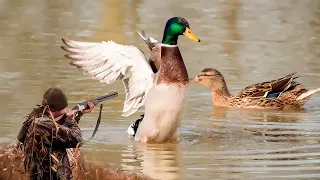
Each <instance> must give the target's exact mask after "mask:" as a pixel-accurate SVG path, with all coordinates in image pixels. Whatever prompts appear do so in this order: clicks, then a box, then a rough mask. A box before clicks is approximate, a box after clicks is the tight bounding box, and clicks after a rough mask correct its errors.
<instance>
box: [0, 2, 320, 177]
mask: <svg viewBox="0 0 320 180" xmlns="http://www.w3.org/2000/svg"><path fill="white" fill-rule="evenodd" d="M172 16H182V17H185V18H186V19H187V20H188V21H189V23H190V26H191V29H192V30H193V32H194V33H195V34H196V35H198V37H199V38H200V39H201V40H202V41H201V43H194V42H192V41H189V40H187V39H186V38H185V37H180V38H179V45H180V49H181V53H182V55H183V58H184V60H185V63H186V66H187V69H188V72H189V75H190V76H194V75H196V74H197V73H198V72H199V71H201V70H202V69H204V68H206V67H214V68H217V69H218V70H220V71H221V72H222V74H224V76H225V79H226V81H227V83H228V87H229V89H230V91H231V92H233V93H235V92H237V91H239V90H241V89H242V88H244V87H245V86H247V85H250V84H253V83H256V82H260V81H264V80H269V79H274V78H278V77H281V76H283V75H286V74H289V73H291V72H295V71H297V72H298V73H299V75H300V76H301V77H300V78H299V81H300V82H303V84H304V85H305V86H306V87H307V88H314V87H317V86H319V85H320V60H319V58H320V47H319V45H320V1H318V0H303V1H300V0H281V1H277V0H269V1H259V0H228V1H227V0H225V1H207V0H199V1H182V0H175V1H169V0H162V1H152V0H144V1H143V0H131V1H130V0H105V1H99V0H95V1H84V0H78V1H68V2H67V1H61V0H58V1H43V0H29V1H21V0H15V1H9V0H1V1H0V24H1V25H0V32H1V33H0V83H1V87H0V99H1V108H0V114H1V120H0V143H1V144H3V145H4V144H7V143H10V142H12V141H13V140H15V138H16V135H17V132H18V130H19V126H20V125H21V122H22V117H23V116H25V115H26V113H28V112H29V111H30V110H31V109H32V108H33V107H34V106H35V104H37V103H40V100H41V96H42V94H43V92H44V91H45V90H46V89H47V88H48V87H50V86H58V87H61V88H62V89H63V90H64V91H65V92H66V94H67V95H68V98H69V101H70V107H71V106H73V105H75V104H76V103H77V102H80V101H84V100H86V99H88V98H93V97H95V96H98V95H101V94H104V93H107V92H109V91H111V90H118V91H119V93H120V95H119V97H117V98H114V99H112V100H110V101H108V102H106V103H104V105H105V106H104V110H103V114H102V115H103V120H102V122H101V125H100V129H99V131H98V132H97V134H96V136H95V138H94V139H93V140H92V141H90V142H89V143H87V144H85V145H84V146H83V147H82V151H83V152H84V153H85V155H86V159H87V160H89V161H91V162H95V163H97V164H101V165H108V166H110V167H114V168H120V169H123V170H127V171H131V172H138V173H144V174H146V175H149V176H151V177H153V178H156V179H165V180H171V179H319V178H320V144H319V141H320V131H319V130H320V105H319V103H320V93H318V94H315V95H314V96H313V97H312V99H311V100H310V101H309V102H308V103H307V104H306V106H305V109H304V110H299V111H294V112H281V111H270V110H244V109H234V108H227V109H225V108H212V107H211V102H210V98H211V96H210V93H209V91H208V89H206V88H205V87H202V86H199V85H191V86H190V92H189V102H188V105H187V109H186V112H185V115H184V117H183V120H182V123H181V131H182V132H181V141H180V143H179V144H162V145H143V144H139V143H136V142H134V141H133V140H132V139H130V138H128V136H127V134H126V129H127V127H128V126H129V124H130V123H131V122H132V121H134V120H135V119H137V118H138V117H139V115H140V114H141V113H143V109H141V110H140V111H139V112H138V113H136V114H135V115H133V116H131V117H128V118H124V117H121V116H120V115H121V110H122V107H123V104H122V101H123V98H124V90H123V87H122V84H121V82H119V83H116V84H113V85H106V84H103V83H99V82H97V81H95V80H91V79H90V77H87V76H84V75H83V74H82V72H81V71H79V70H76V69H75V68H73V67H71V66H69V64H68V61H67V60H66V59H65V58H64V57H63V55H64V53H63V52H62V50H61V49H60V47H59V46H60V45H61V37H68V38H73V39H77V40H84V41H101V40H109V39H112V40H114V41H116V42H118V43H122V44H132V45H136V46H138V47H139V48H141V49H142V50H144V51H146V52H147V47H146V46H145V44H144V42H143V41H142V40H141V39H140V38H139V36H138V35H137V33H136V32H135V30H141V29H143V30H145V31H146V32H147V34H148V35H151V36H154V37H155V38H156V39H158V40H161V39H162V33H163V28H164V24H165V22H166V20H167V19H168V18H170V17H172ZM168 103H169V102H168ZM97 114H98V108H97V109H96V110H94V112H93V113H91V114H88V115H85V116H84V117H83V118H82V120H81V123H80V126H81V129H82V130H83V132H84V136H85V137H89V136H90V135H91V133H92V131H93V128H94V125H95V120H96V116H97Z"/></svg>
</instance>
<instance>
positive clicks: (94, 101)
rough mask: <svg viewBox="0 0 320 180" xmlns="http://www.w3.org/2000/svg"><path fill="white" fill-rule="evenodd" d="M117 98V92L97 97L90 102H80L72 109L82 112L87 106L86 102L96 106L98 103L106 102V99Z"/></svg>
mask: <svg viewBox="0 0 320 180" xmlns="http://www.w3.org/2000/svg"><path fill="white" fill-rule="evenodd" d="M117 96H118V92H111V93H109V94H106V95H103V96H100V97H97V98H93V99H91V100H88V101H85V102H82V103H79V104H77V105H76V106H75V107H74V108H73V109H78V110H83V109H86V108H87V106H88V102H92V103H93V104H94V105H97V104H98V103H100V102H102V101H106V100H108V99H111V98H114V97H117Z"/></svg>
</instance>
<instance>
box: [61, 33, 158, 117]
mask: <svg viewBox="0 0 320 180" xmlns="http://www.w3.org/2000/svg"><path fill="white" fill-rule="evenodd" d="M62 41H63V43H64V46H61V48H62V49H63V50H65V51H66V52H68V54H66V55H65V56H66V57H67V58H69V59H70V60H71V62H70V64H71V65H72V66H76V67H77V68H80V69H82V70H83V72H84V73H85V74H88V75H90V76H91V77H92V78H93V79H97V80H99V81H100V82H104V83H107V84H111V83H114V82H115V81H123V83H124V87H125V93H126V98H125V101H124V107H123V111H122V112H123V114H122V116H130V115H131V114H133V113H135V112H136V111H137V110H138V109H139V108H140V107H141V106H143V105H144V101H145V98H146V95H147V93H148V91H149V89H150V88H151V87H152V84H153V74H154V73H153V72H152V69H151V67H150V65H149V63H148V62H147V60H146V58H145V56H144V54H143V52H142V51H140V50H139V49H138V48H137V47H135V46H127V45H121V44H117V43H115V42H113V41H108V42H104V41H103V42H99V43H98V42H80V41H74V40H68V39H65V38H63V39H62Z"/></svg>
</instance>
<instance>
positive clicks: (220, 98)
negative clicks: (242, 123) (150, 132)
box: [191, 68, 320, 110]
mask: <svg viewBox="0 0 320 180" xmlns="http://www.w3.org/2000/svg"><path fill="white" fill-rule="evenodd" d="M295 75H296V73H291V74H288V75H286V76H284V77H281V78H279V79H275V80H271V81H266V82H262V83H257V84H253V85H251V86H248V87H246V88H244V89H243V90H242V91H241V92H239V93H238V94H236V95H232V94H230V92H229V90H228V87H227V85H226V82H225V80H224V77H223V75H222V74H221V73H220V72H219V71H218V70H216V69H213V68H206V69H204V70H202V71H201V72H200V73H199V74H198V75H197V76H196V77H194V78H192V79H191V81H192V82H194V83H200V84H203V85H204V86H207V87H208V88H210V89H211V91H212V104H213V106H217V107H238V108H269V109H280V110H283V109H297V108H301V107H302V106H303V105H304V104H305V103H306V102H307V101H308V100H309V99H310V97H311V95H312V94H314V93H315V92H317V91H320V88H315V89H312V90H307V89H305V88H304V86H303V85H302V84H301V83H298V82H296V81H294V80H295V79H297V78H298V77H297V76H295Z"/></svg>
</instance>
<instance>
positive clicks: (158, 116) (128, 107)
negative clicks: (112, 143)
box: [62, 17, 200, 143]
mask: <svg viewBox="0 0 320 180" xmlns="http://www.w3.org/2000/svg"><path fill="white" fill-rule="evenodd" d="M179 35H184V36H186V37H187V38H189V39H191V40H193V41H196V42H200V40H199V39H198V38H197V36H195V35H194V34H193V33H192V32H191V30H190V26H189V23H188V21H187V20H185V19H184V18H181V17H174V18H171V19H169V20H168V21H167V23H166V26H165V29H164V34H163V39H162V43H157V42H156V41H154V42H151V43H149V44H150V46H149V47H150V48H151V49H152V51H151V60H152V61H151V62H153V65H154V66H155V67H154V68H156V69H154V71H157V72H156V73H155V72H154V71H153V70H152V68H151V65H150V62H148V61H147V59H146V57H145V56H144V54H143V52H142V51H141V50H139V49H138V48H137V47H135V46H126V45H120V44H117V43H115V42H113V41H108V42H101V43H93V42H78V41H72V40H67V39H62V41H63V42H64V44H65V45H66V46H62V49H64V50H65V51H67V52H68V53H70V54H67V55H66V57H67V58H69V59H71V62H70V64H71V65H73V66H76V67H78V68H81V69H82V70H83V71H84V72H85V73H86V74H89V75H91V76H92V77H93V78H94V79H98V80H100V81H101V82H105V83H107V84H111V83H114V82H115V81H118V80H122V81H123V83H124V87H125V93H126V97H125V101H124V108H123V114H122V116H130V115H131V114H133V113H135V112H136V111H137V110H138V109H139V108H140V107H141V106H143V105H144V106H145V114H144V116H143V120H142V121H141V122H140V124H139V127H138V128H137V131H136V133H135V136H134V137H135V140H136V141H141V142H147V143H151V142H153V143H162V142H170V141H175V140H177V138H178V134H179V133H178V131H179V124H180V120H181V117H182V112H183V109H184V107H183V105H184V104H185V100H186V90H187V85H188V82H189V78H188V73H187V69H186V67H185V64H184V62H183V59H182V56H181V54H180V50H179V48H178V45H177V41H178V37H179ZM142 37H143V38H144V40H145V41H146V42H147V41H148V40H154V39H151V38H145V37H144V36H142ZM149 44H148V45H149ZM152 46H154V47H152Z"/></svg>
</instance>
